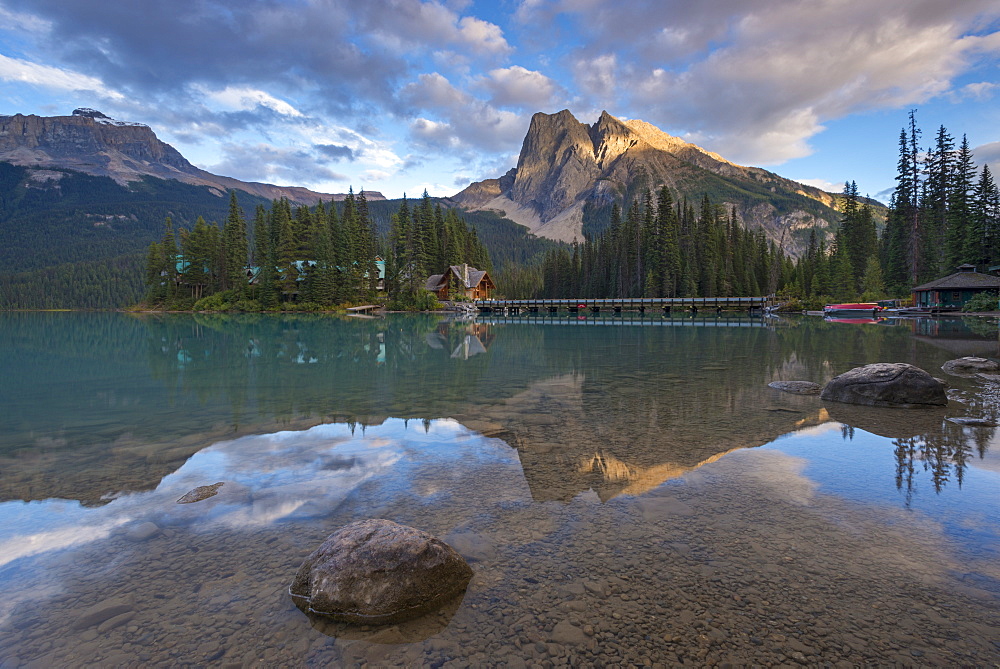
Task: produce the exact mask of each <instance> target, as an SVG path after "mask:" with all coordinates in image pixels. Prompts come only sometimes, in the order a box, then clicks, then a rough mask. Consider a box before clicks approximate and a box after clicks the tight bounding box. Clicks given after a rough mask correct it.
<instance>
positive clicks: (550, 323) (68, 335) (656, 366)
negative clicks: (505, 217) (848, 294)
mask: <svg viewBox="0 0 1000 669" xmlns="http://www.w3.org/2000/svg"><path fill="white" fill-rule="evenodd" d="M998 353H1000V351H998V337H997V322H996V321H991V320H982V319H976V320H972V319H970V320H968V321H962V320H901V321H894V320H887V321H883V322H881V323H877V324H848V323H827V322H824V321H822V320H819V319H815V318H810V319H806V318H790V319H784V318H782V319H767V320H764V319H759V318H750V317H746V316H742V317H739V316H735V315H733V316H719V317H716V316H714V315H712V316H709V317H698V318H692V317H689V316H679V315H678V316H674V317H672V318H671V317H667V318H662V317H647V318H640V317H638V315H634V316H628V315H626V316H624V317H621V316H617V317H615V316H611V315H607V316H601V317H597V318H585V319H578V318H577V317H576V316H572V317H568V316H558V317H548V316H546V317H533V316H521V317H513V318H497V319H490V318H479V319H477V320H475V321H460V320H449V319H447V318H441V317H430V316H395V317H389V318H384V319H360V318H355V319H349V318H338V317H326V316H323V317H320V316H301V317H278V316H273V317H272V316H266V317H264V316H207V315H196V316H188V315H176V316H156V315H143V316H134V315H125V314H84V313H52V314H50V313H37V314H36V313H28V314H0V587H2V593H3V597H2V598H0V666H3V667H19V666H33V667H54V666H83V665H94V666H142V667H146V666H156V665H160V666H178V665H197V666H205V665H211V666H226V667H241V666H242V667H250V666H304V665H315V666H365V665H367V666H396V665H401V666H402V665H405V666H421V665H429V666H435V667H436V666H467V665H477V666H509V667H521V666H545V667H550V666H562V665H569V666H623V665H626V666H627V665H635V666H644V665H652V666H657V665H659V666H671V665H678V664H689V665H697V666H704V665H716V664H720V665H721V664H726V663H729V664H731V665H734V666H739V665H746V664H758V665H781V664H806V665H813V664H827V663H828V664H832V665H835V664H842V665H843V666H857V665H862V664H865V665H868V664H878V665H892V664H898V665H904V666H910V665H915V666H956V665H964V666H994V665H996V664H997V663H998V662H1000V642H998V640H1000V634H998V633H997V630H998V629H1000V517H998V514H997V508H998V502H1000V444H998V443H997V442H998V440H1000V438H998V436H997V435H996V429H995V428H992V427H963V426H960V425H957V424H955V423H953V422H950V421H948V420H947V418H955V417H973V418H986V419H989V420H993V421H996V420H997V418H998V417H1000V386H998V385H994V384H991V383H989V382H988V381H985V380H980V379H976V378H964V377H956V376H948V377H947V381H948V383H949V385H950V389H949V397H950V402H949V405H948V406H947V407H945V408H942V409H940V410H937V409H933V410H931V409H928V410H913V411H911V410H889V409H864V408H859V407H852V406H849V405H836V404H833V403H824V402H822V401H821V400H819V399H818V397H814V396H798V395H791V394H787V393H781V392H779V391H776V390H772V389H771V388H768V386H767V384H768V383H769V382H771V381H775V380H809V381H815V382H817V383H821V384H822V383H824V382H826V381H827V380H828V379H830V378H831V377H833V376H835V375H836V374H839V373H841V372H844V371H847V370H848V369H850V368H852V367H856V366H858V365H861V364H866V363H870V362H909V363H912V364H915V365H918V366H920V367H922V368H924V369H926V370H928V371H930V372H931V373H932V374H935V375H937V376H944V373H943V372H941V371H940V367H941V365H942V363H944V362H945V361H947V360H950V359H954V358H957V357H961V356H965V355H979V356H986V357H992V358H997V357H998ZM219 481H224V482H226V483H225V485H224V486H223V487H222V491H221V493H220V494H219V495H218V496H216V497H213V498H211V499H208V500H205V501H203V502H198V503H196V504H184V505H179V504H177V503H176V500H177V499H178V498H179V497H181V496H182V495H183V494H185V493H186V492H188V491H189V490H191V489H192V488H195V487H197V486H201V485H207V484H212V483H216V482H219ZM364 518H389V519H392V520H395V521H397V522H401V523H405V524H408V525H413V526H415V527H418V528H420V529H423V530H426V531H429V532H431V533H433V534H436V535H437V536H439V537H442V538H444V539H445V540H446V541H448V542H449V543H451V544H452V545H453V546H454V547H455V548H456V549H457V550H459V552H461V553H462V554H463V555H464V556H465V557H466V558H467V559H468V560H469V561H470V564H471V565H472V566H473V568H474V570H475V572H476V575H475V577H474V578H473V580H472V582H471V584H470V586H469V589H468V591H467V593H466V595H465V597H464V599H462V600H461V601H456V602H454V603H453V604H452V605H451V606H449V607H447V608H446V609H445V610H442V611H440V612H438V613H435V614H432V615H429V616H426V617H425V618H422V619H420V620H416V621H413V622H411V623H406V624H403V625H397V626H391V627H382V628H359V627H346V626H333V625H328V624H323V623H322V622H318V621H314V620H310V619H309V618H307V617H306V616H305V615H303V614H302V613H300V612H299V611H298V609H296V608H295V607H294V605H293V604H292V602H291V600H290V599H289V597H288V595H287V587H288V585H289V583H290V582H291V579H292V577H293V575H294V573H295V571H296V569H297V568H298V566H299V564H300V563H301V562H302V560H303V559H304V558H305V556H306V555H308V554H309V553H310V552H311V551H312V550H313V549H314V548H315V547H316V546H317V545H318V544H319V543H321V542H322V541H323V539H325V537H326V536H327V535H328V534H330V533H331V532H332V531H333V530H334V529H336V528H337V527H339V526H341V525H343V524H345V523H348V522H351V521H354V520H359V519H364Z"/></svg>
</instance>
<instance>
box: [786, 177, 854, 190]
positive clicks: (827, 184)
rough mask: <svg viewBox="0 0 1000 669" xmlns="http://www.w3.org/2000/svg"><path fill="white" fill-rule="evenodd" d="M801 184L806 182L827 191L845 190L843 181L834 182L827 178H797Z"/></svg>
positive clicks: (807, 184)
mask: <svg viewBox="0 0 1000 669" xmlns="http://www.w3.org/2000/svg"><path fill="white" fill-rule="evenodd" d="M796 181H798V182H799V183H800V184H805V185H806V186H812V187H813V188H819V189H820V190H822V191H826V192H827V193H842V192H843V191H844V183H845V182H843V181H840V182H837V183H834V182H832V181H827V180H826V179H796Z"/></svg>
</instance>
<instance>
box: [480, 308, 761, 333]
mask: <svg viewBox="0 0 1000 669" xmlns="http://www.w3.org/2000/svg"><path fill="white" fill-rule="evenodd" d="M476 323H480V324H485V325H514V324H517V325H525V324H529V323H530V324H531V325H572V326H578V327H591V326H593V327H601V326H616V325H638V326H647V327H679V328H769V329H770V328H774V327H775V326H776V325H778V324H779V322H777V321H776V320H775V319H773V318H767V317H766V316H764V315H763V314H761V315H757V314H753V313H743V312H741V313H732V312H730V313H728V314H711V315H708V316H696V315H695V314H691V313H682V312H676V311H675V312H673V313H670V314H667V313H664V314H663V315H662V316H661V315H658V314H639V313H636V312H626V313H625V314H624V315H618V314H609V315H606V316H605V315H602V314H591V315H589V316H584V315H577V316H573V315H571V314H558V313H554V314H550V313H529V312H523V311H522V312H518V313H511V312H509V313H508V314H501V313H496V312H495V313H491V314H481V315H480V316H478V317H477V318H476Z"/></svg>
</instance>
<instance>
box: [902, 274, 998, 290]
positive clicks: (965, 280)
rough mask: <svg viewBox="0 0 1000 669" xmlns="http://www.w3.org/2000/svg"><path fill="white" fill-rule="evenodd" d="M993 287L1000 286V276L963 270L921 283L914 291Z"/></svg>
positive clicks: (984, 288) (986, 288) (987, 288)
mask: <svg viewBox="0 0 1000 669" xmlns="http://www.w3.org/2000/svg"><path fill="white" fill-rule="evenodd" d="M991 288H1000V276H993V275H991V274H982V273H980V272H970V271H962V272H955V273H954V274H949V275H948V276H946V277H943V278H941V279H935V280H934V281H929V282H928V283H924V284H921V285H919V286H917V287H916V288H913V289H912V290H913V292H914V293H919V292H923V291H926V290H962V289H973V290H989V289H991Z"/></svg>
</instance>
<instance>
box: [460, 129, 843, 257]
mask: <svg viewBox="0 0 1000 669" xmlns="http://www.w3.org/2000/svg"><path fill="white" fill-rule="evenodd" d="M661 185H666V186H668V187H670V188H671V189H672V190H673V191H674V193H675V196H676V197H687V198H688V199H689V200H693V201H694V204H695V205H696V206H697V203H698V202H699V201H700V200H701V198H702V197H703V196H704V195H706V194H707V195H708V196H709V197H710V199H711V200H712V201H713V202H714V203H716V204H725V205H727V206H728V207H735V208H736V212H737V217H738V218H740V219H741V220H742V221H743V222H744V224H745V225H748V226H750V227H753V228H756V227H760V228H763V229H764V230H765V231H766V233H767V235H768V236H769V237H770V238H771V239H774V240H775V241H776V242H777V243H779V244H782V245H783V246H784V248H785V251H786V252H788V253H790V254H792V255H798V254H799V253H801V252H802V251H803V250H804V248H805V244H806V243H807V239H808V231H809V230H810V229H813V228H818V229H820V230H821V231H828V230H829V228H830V226H831V225H834V224H835V222H836V221H837V213H836V211H835V210H834V207H836V197H835V196H834V195H832V194H830V193H826V192H824V191H822V190H820V189H817V188H813V187H811V186H806V185H804V184H801V183H798V182H796V181H792V180H790V179H785V178H783V177H780V176H778V175H777V174H774V173H772V172H768V171H767V170H763V169H760V168H756V167H744V166H741V165H736V164H734V163H731V162H729V161H728V160H726V159H725V158H723V157H722V156H719V155H718V154H715V153H711V152H709V151H706V150H704V149H702V148H700V147H698V146H696V145H694V144H691V143H689V142H685V141H684V140H682V139H679V138H677V137H673V136H671V135H669V134H667V133H665V132H663V131H662V130H660V129H658V128H656V127H655V126H653V125H651V124H649V123H646V122H644V121H639V120H622V119H618V118H615V117H614V116H612V115H610V114H609V113H607V112H603V113H602V114H601V117H600V118H599V119H598V121H597V122H596V123H594V124H593V125H588V124H586V123H581V122H580V121H578V120H577V119H576V118H575V117H574V116H573V115H572V114H571V113H570V112H569V111H568V110H563V111H561V112H559V113H557V114H543V113H537V114H535V115H534V116H533V117H532V119H531V126H530V127H529V129H528V134H527V136H525V138H524V143H523V145H522V147H521V154H520V156H519V157H518V161H517V167H516V168H514V169H512V170H510V171H509V172H507V174H505V175H503V176H502V177H500V178H498V179H487V180H485V181H480V182H477V183H474V184H472V185H470V186H469V187H467V188H466V189H465V190H463V191H462V192H460V193H458V194H457V195H455V196H454V197H453V198H452V199H453V200H455V201H456V202H458V203H459V204H460V205H461V206H462V207H465V208H467V209H470V210H496V211H502V212H504V213H505V215H506V216H507V217H508V218H510V219H512V220H514V221H516V222H517V223H520V224H521V225H524V226H526V227H528V228H529V229H530V230H531V231H532V232H534V233H535V234H536V235H540V236H543V237H548V238H551V239H556V240H561V241H567V242H569V241H573V240H574V239H576V240H580V241H582V240H583V239H584V237H585V236H589V235H592V234H594V233H596V232H600V230H602V229H603V227H604V226H606V224H607V219H608V214H609V211H610V207H611V204H612V203H613V202H615V201H618V202H619V203H620V204H621V203H622V202H623V200H625V199H629V198H630V197H632V196H634V195H635V194H637V193H639V192H641V191H642V190H643V189H645V188H651V189H654V190H656V189H659V188H660V186H661Z"/></svg>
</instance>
